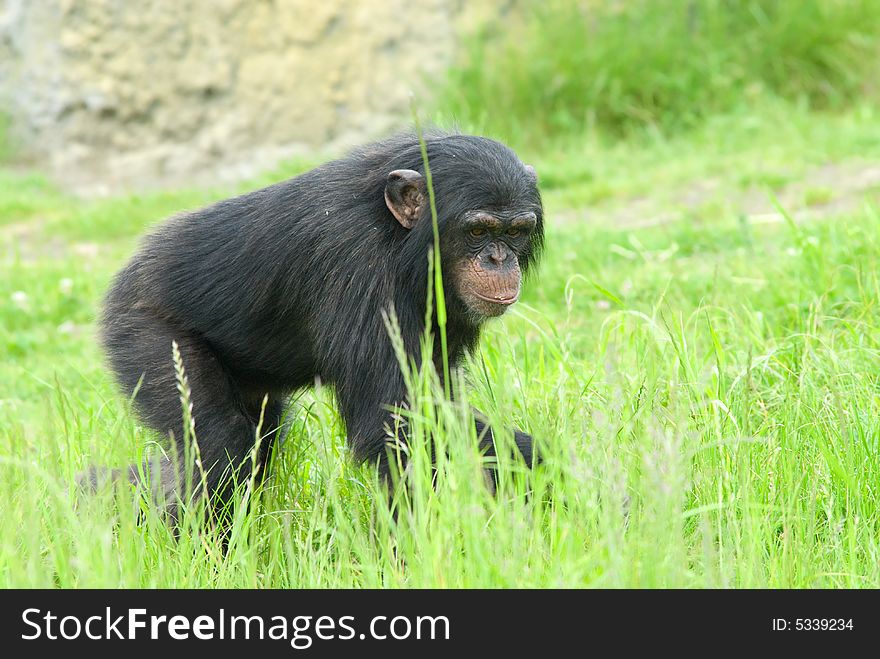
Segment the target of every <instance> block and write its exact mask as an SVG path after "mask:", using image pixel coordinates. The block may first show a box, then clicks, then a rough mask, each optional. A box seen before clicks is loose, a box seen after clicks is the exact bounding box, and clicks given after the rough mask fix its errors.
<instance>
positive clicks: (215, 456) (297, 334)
mask: <svg viewBox="0 0 880 659" xmlns="http://www.w3.org/2000/svg"><path fill="white" fill-rule="evenodd" d="M425 146H426V148H427V155H428V165H429V167H430V171H431V173H432V180H433V189H434V192H435V199H436V210H437V218H438V227H439V235H440V253H441V264H442V275H443V287H444V290H445V292H446V307H447V328H446V332H447V342H448V355H449V361H450V363H451V364H452V365H453V366H454V365H455V364H456V363H458V362H460V361H461V359H462V357H463V356H464V354H465V353H466V352H467V351H468V350H470V349H472V348H474V347H475V345H476V343H477V339H478V335H479V331H480V326H481V325H482V323H483V322H484V321H485V320H486V319H488V318H490V317H493V316H500V315H501V314H502V313H504V311H505V310H506V309H507V308H508V307H510V305H512V304H513V303H514V302H516V300H517V298H518V297H519V294H520V285H521V282H522V278H523V276H524V275H525V273H526V272H527V271H528V270H529V268H530V267H531V266H532V265H533V264H534V262H535V259H536V258H537V257H538V255H539V252H540V249H541V246H542V242H543V229H542V215H543V213H542V206H541V197H540V194H539V192H538V188H537V179H536V175H535V170H534V169H533V168H532V167H530V166H528V165H524V164H523V163H522V162H521V161H520V160H519V158H517V156H516V155H515V154H514V152H513V151H511V150H510V149H509V148H508V147H506V146H504V145H503V144H500V143H499V142H496V141H493V140H490V139H486V138H483V137H474V136H468V135H460V134H447V133H443V132H439V131H437V132H432V133H430V134H428V135H427V136H426V137H425ZM428 200H429V193H428V189H427V185H426V177H425V167H424V166H423V158H422V153H421V145H420V142H419V139H418V137H417V136H414V135H399V136H396V137H392V138H390V139H387V140H385V141H381V142H378V143H374V144H371V145H368V146H365V147H363V148H361V149H359V150H357V151H355V152H354V153H352V154H351V155H350V156H348V157H346V158H343V159H341V160H336V161H333V162H328V163H326V164H324V165H321V166H319V167H317V168H316V169H313V170H312V171H309V172H307V173H305V174H302V175H300V176H297V177H295V178H292V179H290V180H287V181H283V182H281V183H278V184H275V185H272V186H269V187H267V188H264V189H262V190H257V191H256V192H250V193H248V194H244V195H242V196H239V197H235V198H233V199H228V200H226V201H221V202H219V203H216V204H213V205H211V206H208V207H207V208H203V209H201V210H197V211H194V212H189V213H184V214H182V215H179V216H176V217H172V218H170V219H168V220H167V221H165V222H164V223H163V224H161V225H159V227H158V228H157V229H156V230H155V231H153V232H152V234H151V235H149V236H148V237H147V238H146V240H145V241H144V242H143V243H142V245H141V247H140V250H139V251H138V252H137V253H136V255H135V256H134V258H132V259H131V261H130V262H129V263H128V264H127V265H126V266H125V267H124V268H123V269H122V270H121V271H120V272H119V273H118V274H117V275H116V278H115V280H114V282H113V284H112V286H111V288H110V291H109V293H108V295H107V298H106V302H105V307H104V311H103V316H102V318H101V321H100V325H101V337H102V340H103V344H104V348H105V350H106V353H107V355H108V356H109V361H110V364H111V366H112V368H113V370H114V371H115V374H116V376H117V379H118V381H119V384H120V385H121V387H122V389H123V390H124V392H125V393H126V394H127V395H134V399H133V400H134V406H135V409H136V411H137V413H138V414H139V416H140V418H141V419H142V420H143V422H144V423H145V424H146V425H148V426H150V427H151V428H153V429H155V430H157V431H159V432H160V433H163V434H169V433H173V436H174V437H176V438H180V437H182V436H183V428H182V410H181V403H180V400H179V393H178V391H177V389H176V386H175V371H174V364H173V361H172V357H171V355H172V342H173V341H176V342H177V344H178V345H179V349H180V353H181V357H182V361H183V364H184V366H185V368H186V373H187V377H188V380H189V384H190V387H191V396H192V404H193V417H194V418H195V425H196V435H197V438H198V445H199V450H200V454H201V462H202V465H203V467H204V469H205V470H206V471H207V479H206V481H207V483H206V485H207V490H208V492H209V493H211V494H212V495H219V496H222V493H221V492H222V491H223V490H225V489H226V488H227V486H228V484H229V482H230V481H231V479H230V476H232V475H234V476H235V477H236V478H237V479H238V480H239V482H241V480H242V479H243V478H247V477H248V476H249V475H250V473H251V469H252V456H251V450H252V448H253V447H254V444H255V431H256V427H257V423H258V419H259V417H260V412H261V407H262V403H263V400H264V397H266V396H268V404H267V406H266V409H265V411H264V423H263V426H262V428H263V429H265V430H264V431H265V432H268V434H267V436H266V437H265V438H264V439H263V441H262V443H261V444H260V452H259V456H258V460H257V463H258V464H260V466H261V467H264V466H265V462H266V460H267V459H268V455H269V451H270V448H271V446H272V442H273V440H274V438H275V435H276V434H277V431H278V428H279V425H280V423H281V414H282V407H283V401H284V398H285V396H287V395H288V394H290V393H291V392H293V391H295V390H297V389H300V388H303V387H307V386H309V385H312V384H313V383H314V382H315V381H316V379H320V381H321V382H323V383H327V384H330V385H332V386H333V387H334V389H335V394H336V399H337V401H338V405H339V411H340V413H341V416H342V418H343V419H344V421H345V426H346V429H347V433H348V442H349V445H350V447H351V451H352V453H353V455H354V457H355V459H357V460H359V461H375V462H377V463H378V465H379V469H380V471H381V472H382V473H383V475H385V476H386V478H387V476H388V474H389V470H390V466H389V465H390V461H389V459H388V451H387V446H388V444H389V443H390V442H392V441H396V440H400V441H403V442H405V441H406V437H405V432H406V431H405V428H404V429H402V430H401V429H399V425H398V430H397V431H395V430H390V429H392V428H394V427H395V423H394V421H393V416H392V414H393V413H392V412H391V411H389V408H390V407H393V406H399V405H405V404H406V398H407V391H406V387H405V384H404V378H403V375H402V371H401V367H400V365H399V363H398V360H397V359H396V357H395V352H394V349H393V346H392V343H391V341H390V338H389V334H388V328H387V326H386V316H385V314H387V313H388V312H389V311H390V310H393V312H394V313H395V314H396V317H397V319H398V323H399V326H400V330H401V335H402V339H403V341H404V345H405V348H406V350H407V352H408V353H409V355H410V356H411V357H412V358H413V359H416V360H418V359H419V354H418V353H419V350H420V337H421V335H422V334H423V332H424V331H425V327H424V325H425V319H426V314H425V311H426V304H427V299H428V298H427V295H428V267H429V259H428V254H429V250H430V248H431V246H432V245H433V240H434V238H433V224H432V215H431V210H430V204H429V201H428ZM433 318H435V319H436V314H433ZM433 322H434V324H435V325H436V320H434V321H433ZM433 330H434V332H435V336H436V331H437V327H436V326H435V327H434V328H433ZM434 343H435V344H438V343H439V342H437V341H435V342H434ZM434 360H435V364H436V365H437V371H438V373H442V372H443V368H442V366H441V364H440V360H441V356H440V354H439V348H438V349H436V350H435V355H434ZM476 423H477V433H478V436H479V437H481V445H482V447H483V448H484V450H485V451H486V452H487V453H490V454H492V453H493V445H492V443H493V438H492V432H491V429H489V428H488V427H486V425H485V423H484V422H482V421H479V420H478V421H476ZM395 434H398V435H403V436H401V437H394V435H395ZM515 443H516V446H517V447H518V449H519V451H520V452H521V453H522V457H523V458H524V459H525V461H526V462H527V463H528V464H530V465H531V463H532V461H533V456H532V439H531V437H530V436H529V435H527V434H525V433H522V432H519V431H516V432H515ZM172 462H175V463H176V462H177V461H173V460H171V459H169V458H163V459H161V460H160V461H159V462H158V471H159V473H158V474H156V473H155V472H154V473H152V474H151V478H152V479H153V480H155V479H156V478H157V476H158V478H159V479H160V482H161V486H160V487H161V489H162V490H163V491H164V495H165V496H168V495H171V494H173V493H174V492H175V491H176V490H178V488H179V483H178V482H177V478H178V477H176V476H175V465H173V464H172ZM264 471H265V469H262V468H261V472H264ZM138 472H139V470H138V469H137V468H135V467H131V468H129V470H128V477H129V478H130V479H131V480H132V481H133V482H135V483H136V482H137V480H138ZM95 478H96V477H95V476H94V474H93V475H92V476H91V479H92V480H93V481H94V480H95Z"/></svg>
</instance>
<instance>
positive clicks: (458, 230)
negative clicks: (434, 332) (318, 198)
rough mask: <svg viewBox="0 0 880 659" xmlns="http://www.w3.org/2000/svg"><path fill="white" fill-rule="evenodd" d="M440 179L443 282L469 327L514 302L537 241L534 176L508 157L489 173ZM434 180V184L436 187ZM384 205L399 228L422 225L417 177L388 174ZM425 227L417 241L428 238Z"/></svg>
mask: <svg viewBox="0 0 880 659" xmlns="http://www.w3.org/2000/svg"><path fill="white" fill-rule="evenodd" d="M502 165H503V166H504V169H503V170H502V171H501V172H500V173H499V172H497V171H494V170H492V169H490V168H485V169H484V170H482V171H481V170H477V169H474V170H464V174H465V175H462V174H461V173H460V172H450V173H449V175H448V177H447V178H446V179H444V178H443V177H442V176H441V177H440V181H439V185H438V194H437V211H438V215H439V216H440V231H441V247H440V253H441V256H442V262H443V266H442V267H443V276H444V281H445V282H446V283H447V285H448V286H449V288H451V289H452V290H451V291H448V292H449V293H452V295H454V296H455V298H456V299H457V300H458V301H459V302H460V303H461V306H463V307H464V310H465V312H466V315H467V317H468V319H469V321H470V322H472V323H474V324H479V323H481V322H482V321H484V320H486V319H487V318H491V317H494V316H500V315H501V314H503V313H504V312H505V311H507V309H508V308H510V306H511V305H512V304H513V303H514V302H516V301H517V300H518V299H519V294H520V289H521V287H522V278H523V273H524V272H525V271H526V270H527V269H528V267H529V262H530V260H531V259H533V258H534V257H535V255H536V253H537V252H538V251H539V250H540V247H541V243H542V229H541V226H542V218H541V212H542V211H541V199H540V194H539V193H538V189H537V177H536V175H535V170H534V169H533V168H532V167H529V166H528V165H523V164H522V163H521V162H519V160H518V159H516V158H515V156H512V154H511V157H510V158H509V159H508V160H507V161H505V162H503V163H502V164H501V165H498V164H497V163H496V167H501V166H502ZM436 180H437V179H435V181H436ZM385 202H386V204H387V206H388V209H389V210H390V211H391V213H392V214H393V215H394V217H396V218H397V220H398V222H400V224H401V225H402V226H403V227H405V228H407V229H413V228H414V227H416V226H417V225H419V224H420V223H422V222H430V213H429V211H428V205H429V204H428V194H427V191H426V183H425V179H424V178H423V177H422V175H421V174H420V173H419V172H416V171H414V170H409V169H401V170H395V171H392V172H391V173H390V174H389V175H388V180H387V183H386V186H385ZM429 226H430V225H429V224H428V225H422V228H423V229H425V230H424V231H420V233H419V235H420V237H421V239H422V240H425V243H426V244H428V241H429V240H430V238H429V236H430V232H429V231H428V227H429Z"/></svg>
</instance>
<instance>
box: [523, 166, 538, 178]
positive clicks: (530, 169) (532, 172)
mask: <svg viewBox="0 0 880 659" xmlns="http://www.w3.org/2000/svg"><path fill="white" fill-rule="evenodd" d="M526 171H527V172H528V173H529V175H530V176H531V177H532V178H533V179H535V181H537V180H538V172H536V171H535V168H534V167H532V166H531V165H526Z"/></svg>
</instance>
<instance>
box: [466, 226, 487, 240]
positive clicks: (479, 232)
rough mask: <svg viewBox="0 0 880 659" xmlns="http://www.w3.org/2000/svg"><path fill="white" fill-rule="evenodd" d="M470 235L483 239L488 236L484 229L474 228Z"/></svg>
mask: <svg viewBox="0 0 880 659" xmlns="http://www.w3.org/2000/svg"><path fill="white" fill-rule="evenodd" d="M468 233H470V234H471V235H472V236H473V237H474V238H481V237H482V236H484V235H486V230H485V229H484V228H483V227H474V228H473V229H471V230H470V231H469V232H468Z"/></svg>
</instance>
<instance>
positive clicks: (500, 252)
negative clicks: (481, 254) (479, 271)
mask: <svg viewBox="0 0 880 659" xmlns="http://www.w3.org/2000/svg"><path fill="white" fill-rule="evenodd" d="M508 256H510V253H509V252H508V251H507V250H506V249H503V248H499V247H496V248H495V249H493V250H492V251H490V252H489V260H490V261H492V263H493V264H495V265H504V263H505V262H506V261H507V257H508Z"/></svg>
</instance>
